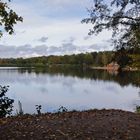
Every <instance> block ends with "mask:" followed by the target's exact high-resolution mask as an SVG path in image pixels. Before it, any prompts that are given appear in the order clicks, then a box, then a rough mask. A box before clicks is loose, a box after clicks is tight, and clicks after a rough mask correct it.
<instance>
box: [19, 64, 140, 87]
mask: <svg viewBox="0 0 140 140" xmlns="http://www.w3.org/2000/svg"><path fill="white" fill-rule="evenodd" d="M19 72H20V73H25V72H28V73H31V72H35V73H36V74H39V73H41V74H46V73H48V74H50V75H63V76H73V77H79V78H87V79H91V80H92V79H93V80H103V81H114V82H117V83H119V84H120V85H121V86H127V85H129V84H132V85H133V86H136V87H140V72H138V71H135V72H129V71H125V72H120V73H118V74H117V75H115V74H110V73H108V72H107V71H105V70H90V69H83V68H82V67H80V66H79V67H78V66H75V67H74V66H73V67H72V66H51V67H48V68H34V69H19Z"/></svg>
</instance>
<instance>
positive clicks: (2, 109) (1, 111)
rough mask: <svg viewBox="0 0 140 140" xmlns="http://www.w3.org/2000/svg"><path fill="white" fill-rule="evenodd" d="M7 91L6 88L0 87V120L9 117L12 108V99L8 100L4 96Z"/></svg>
mask: <svg viewBox="0 0 140 140" xmlns="http://www.w3.org/2000/svg"><path fill="white" fill-rule="evenodd" d="M7 91H8V86H3V87H2V86H0V118H3V117H5V116H6V115H10V114H11V112H12V107H13V102H14V100H13V99H9V98H8V97H6V96H5V93H6V92H7Z"/></svg>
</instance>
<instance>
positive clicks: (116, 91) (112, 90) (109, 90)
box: [103, 83, 119, 94]
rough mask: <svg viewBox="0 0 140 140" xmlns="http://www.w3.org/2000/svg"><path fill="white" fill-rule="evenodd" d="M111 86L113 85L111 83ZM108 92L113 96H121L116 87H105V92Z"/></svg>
mask: <svg viewBox="0 0 140 140" xmlns="http://www.w3.org/2000/svg"><path fill="white" fill-rule="evenodd" d="M110 84H111V83H110ZM104 90H107V91H108V92H111V93H112V94H114V93H115V94H119V91H118V89H117V88H116V87H114V85H108V86H106V87H103V91H104Z"/></svg>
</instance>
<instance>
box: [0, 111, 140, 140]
mask: <svg viewBox="0 0 140 140" xmlns="http://www.w3.org/2000/svg"><path fill="white" fill-rule="evenodd" d="M45 139H47V140H140V114H137V113H132V112H126V111H121V110H89V111H82V112H76V111H73V112H65V113H55V114H51V113H46V114H42V115H40V116H38V115H23V116H15V117H9V118H3V119H0V140H45Z"/></svg>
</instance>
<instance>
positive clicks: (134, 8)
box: [82, 0, 140, 49]
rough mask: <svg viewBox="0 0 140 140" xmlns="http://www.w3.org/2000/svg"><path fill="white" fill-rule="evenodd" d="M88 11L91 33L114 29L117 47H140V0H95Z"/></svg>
mask: <svg viewBox="0 0 140 140" xmlns="http://www.w3.org/2000/svg"><path fill="white" fill-rule="evenodd" d="M88 12H89V17H87V18H85V19H83V20H82V23H87V24H89V23H91V24H92V25H93V28H92V29H90V32H89V35H92V34H98V33H100V32H102V31H103V30H112V39H113V44H114V46H115V48H117V49H120V48H122V47H124V48H136V47H138V48H140V0H94V1H93V6H92V7H91V8H90V9H88Z"/></svg>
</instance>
